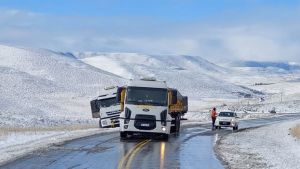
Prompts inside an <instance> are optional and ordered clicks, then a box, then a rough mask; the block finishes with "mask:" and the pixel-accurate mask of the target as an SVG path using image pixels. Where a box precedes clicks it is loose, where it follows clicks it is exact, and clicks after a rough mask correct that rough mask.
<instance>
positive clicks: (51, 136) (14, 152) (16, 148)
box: [0, 128, 118, 165]
mask: <svg viewBox="0 0 300 169" xmlns="http://www.w3.org/2000/svg"><path fill="white" fill-rule="evenodd" d="M117 131H118V129H116V128H114V129H99V128H94V129H93V128H90V129H81V130H79V129H76V130H74V129H72V130H66V129H62V130H36V131H28V130H24V131H22V130H19V131H14V132H9V133H5V134H3V133H0V138H1V139H0V154H1V156H0V165H1V164H4V163H6V162H8V161H10V160H14V159H17V158H20V157H22V156H24V155H26V154H28V153H31V152H34V151H36V150H39V149H41V148H43V149H45V148H47V147H50V146H51V145H54V144H62V143H63V142H64V141H67V140H72V139H76V138H80V137H85V136H90V135H94V134H104V133H107V132H117ZM2 132H3V131H2Z"/></svg>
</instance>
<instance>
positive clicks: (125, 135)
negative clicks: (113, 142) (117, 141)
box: [120, 131, 127, 139]
mask: <svg viewBox="0 0 300 169" xmlns="http://www.w3.org/2000/svg"><path fill="white" fill-rule="evenodd" d="M120 137H121V139H125V138H126V137H127V133H126V132H125V131H120Z"/></svg>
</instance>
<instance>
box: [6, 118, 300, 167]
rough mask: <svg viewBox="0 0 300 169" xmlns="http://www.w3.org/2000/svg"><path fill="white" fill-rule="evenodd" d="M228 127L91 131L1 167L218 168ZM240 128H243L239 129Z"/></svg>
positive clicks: (247, 122)
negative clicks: (144, 133)
mask: <svg viewBox="0 0 300 169" xmlns="http://www.w3.org/2000/svg"><path fill="white" fill-rule="evenodd" d="M294 119H300V114H289V115H285V116H281V117H276V118H271V119H256V120H243V121H241V122H240V126H239V127H240V129H245V128H249V127H259V126H263V125H268V124H272V123H278V122H283V121H287V120H294ZM232 132H233V131H232V130H231V129H221V130H215V131H211V129H210V125H209V124H202V125H198V126H193V127H186V128H182V130H181V133H180V134H179V135H172V136H171V137H170V138H169V140H168V141H163V140H153V139H149V138H140V139H130V140H126V141H124V140H120V138H119V133H111V134H105V135H94V136H90V137H85V138H81V139H76V140H72V141H69V142H66V143H64V144H62V145H55V146H52V147H51V148H49V149H46V150H42V151H37V152H34V153H32V154H29V155H28V156H26V157H23V158H21V159H18V160H16V161H13V162H10V163H8V164H6V165H4V166H1V167H0V168H7V169H19V168H20V169H41V168H42V169H44V168H45V169H73V168H74V169H75V168H80V169H83V168H95V169H98V168H99V169H110V168H113V169H116V168H118V169H121V168H124V169H126V168H128V169H129V168H133V169H143V168H145V169H162V168H167V169H168V168H170V169H179V168H183V169H194V168H201V169H206V168H207V169H219V168H223V166H222V164H221V162H220V161H219V160H218V159H217V157H216V155H215V153H214V150H213V146H214V144H215V143H216V141H217V139H218V138H219V137H220V136H222V135H225V134H230V133H232ZM238 132H242V130H240V131H238Z"/></svg>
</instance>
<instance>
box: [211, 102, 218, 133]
mask: <svg viewBox="0 0 300 169" xmlns="http://www.w3.org/2000/svg"><path fill="white" fill-rule="evenodd" d="M210 116H211V121H212V129H215V121H216V118H217V110H216V108H215V107H214V108H213V109H212V111H211V113H210Z"/></svg>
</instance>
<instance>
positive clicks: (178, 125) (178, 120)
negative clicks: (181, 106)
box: [175, 115, 180, 133]
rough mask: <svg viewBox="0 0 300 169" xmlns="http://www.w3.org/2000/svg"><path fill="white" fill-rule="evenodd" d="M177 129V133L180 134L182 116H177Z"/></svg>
mask: <svg viewBox="0 0 300 169" xmlns="http://www.w3.org/2000/svg"><path fill="white" fill-rule="evenodd" d="M175 128H176V133H179V131H180V116H179V115H178V116H176V121H175Z"/></svg>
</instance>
